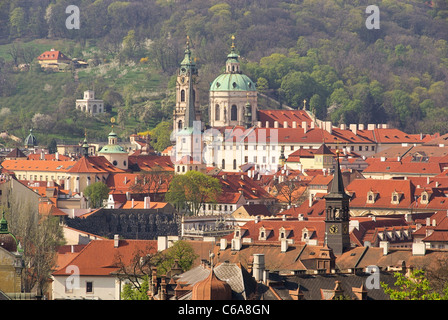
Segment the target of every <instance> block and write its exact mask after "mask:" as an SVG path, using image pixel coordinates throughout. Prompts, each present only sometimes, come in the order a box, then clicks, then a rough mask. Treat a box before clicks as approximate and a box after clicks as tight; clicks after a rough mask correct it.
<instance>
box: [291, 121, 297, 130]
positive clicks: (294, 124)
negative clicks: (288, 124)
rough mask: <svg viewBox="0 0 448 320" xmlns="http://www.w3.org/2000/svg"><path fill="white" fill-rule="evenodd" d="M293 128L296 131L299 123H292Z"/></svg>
mask: <svg viewBox="0 0 448 320" xmlns="http://www.w3.org/2000/svg"><path fill="white" fill-rule="evenodd" d="M292 127H293V128H294V129H296V128H297V121H293V122H292Z"/></svg>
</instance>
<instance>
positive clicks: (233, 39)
mask: <svg viewBox="0 0 448 320" xmlns="http://www.w3.org/2000/svg"><path fill="white" fill-rule="evenodd" d="M231 38H232V50H233V49H235V36H234V35H233V34H232V37H231Z"/></svg>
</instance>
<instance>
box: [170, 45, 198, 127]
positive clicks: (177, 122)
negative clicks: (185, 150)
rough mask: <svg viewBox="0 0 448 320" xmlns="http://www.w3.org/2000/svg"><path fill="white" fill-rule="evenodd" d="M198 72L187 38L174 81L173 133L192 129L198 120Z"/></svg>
mask: <svg viewBox="0 0 448 320" xmlns="http://www.w3.org/2000/svg"><path fill="white" fill-rule="evenodd" d="M197 75H198V70H197V68H196V63H195V59H194V58H193V57H192V54H191V50H190V38H189V37H187V41H186V45H185V51H184V59H183V60H182V62H181V63H180V67H179V70H178V73H177V81H176V107H175V110H174V114H173V131H174V132H175V133H176V132H178V131H180V130H182V129H185V128H192V127H193V122H194V121H195V120H200V112H199V109H198V106H199V103H198V100H197V98H198V97H197V95H196V80H197Z"/></svg>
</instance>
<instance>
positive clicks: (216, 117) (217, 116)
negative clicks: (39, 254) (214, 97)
mask: <svg viewBox="0 0 448 320" xmlns="http://www.w3.org/2000/svg"><path fill="white" fill-rule="evenodd" d="M219 117H220V108H219V104H217V105H216V106H215V120H219Z"/></svg>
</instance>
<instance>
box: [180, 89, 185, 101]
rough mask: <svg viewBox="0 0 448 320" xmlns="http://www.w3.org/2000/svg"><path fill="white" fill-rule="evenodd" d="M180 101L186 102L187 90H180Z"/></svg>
mask: <svg viewBox="0 0 448 320" xmlns="http://www.w3.org/2000/svg"><path fill="white" fill-rule="evenodd" d="M180 101H181V102H185V90H181V91H180Z"/></svg>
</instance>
